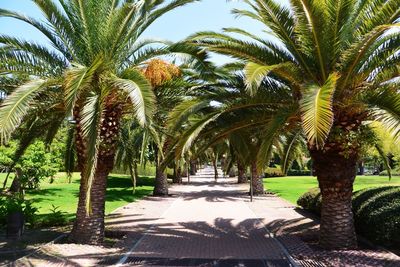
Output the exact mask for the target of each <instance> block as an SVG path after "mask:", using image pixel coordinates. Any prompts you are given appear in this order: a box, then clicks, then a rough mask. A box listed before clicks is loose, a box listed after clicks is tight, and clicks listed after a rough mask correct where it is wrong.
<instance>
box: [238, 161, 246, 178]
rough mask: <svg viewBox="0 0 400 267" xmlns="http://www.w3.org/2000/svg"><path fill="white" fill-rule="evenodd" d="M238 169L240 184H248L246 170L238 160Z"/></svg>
mask: <svg viewBox="0 0 400 267" xmlns="http://www.w3.org/2000/svg"><path fill="white" fill-rule="evenodd" d="M237 167H238V183H239V184H245V183H247V177H246V169H245V167H244V165H243V164H242V162H241V161H240V160H238V162H237Z"/></svg>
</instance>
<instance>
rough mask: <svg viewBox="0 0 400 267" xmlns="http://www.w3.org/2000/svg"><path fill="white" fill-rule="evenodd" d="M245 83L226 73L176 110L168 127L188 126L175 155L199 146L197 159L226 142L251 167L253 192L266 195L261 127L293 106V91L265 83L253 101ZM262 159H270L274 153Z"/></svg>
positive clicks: (273, 83)
mask: <svg viewBox="0 0 400 267" xmlns="http://www.w3.org/2000/svg"><path fill="white" fill-rule="evenodd" d="M244 82H245V79H244V76H243V74H240V73H237V72H233V73H232V72H231V71H230V70H228V69H227V70H224V75H223V76H221V77H220V78H219V79H218V81H217V82H216V83H214V84H213V85H212V86H211V87H209V88H207V90H206V91H205V92H203V93H202V94H201V95H200V96H198V97H197V98H193V99H190V100H188V101H184V102H183V103H181V104H180V105H178V106H177V107H176V108H174V110H173V111H172V112H171V113H170V119H169V123H170V124H172V125H185V127H184V129H183V132H182V133H181V134H180V138H179V141H178V142H177V144H176V145H175V150H176V155H181V154H180V153H185V152H186V151H187V150H188V149H190V148H192V147H193V144H194V143H196V148H197V149H196V150H195V156H197V157H198V156H199V155H202V154H203V153H205V151H206V150H210V148H214V147H216V146H217V145H221V144H224V143H225V142H226V141H227V142H228V143H229V144H230V146H231V147H233V150H234V153H235V156H236V157H237V158H238V159H239V160H240V161H241V162H242V164H244V166H251V175H252V177H253V178H254V179H252V183H251V184H250V190H251V191H252V189H254V193H255V194H263V193H264V185H263V180H262V178H263V176H262V174H261V173H260V169H259V168H257V154H259V148H260V144H261V141H262V139H261V135H260V133H261V131H260V127H262V126H264V125H265V123H267V122H269V121H271V119H272V118H274V117H275V116H276V112H277V111H278V110H279V109H280V108H281V107H282V106H287V105H288V103H290V102H288V99H290V94H289V93H290V91H288V90H287V88H285V87H283V86H280V85H279V83H276V82H275V81H264V82H262V83H261V85H260V89H259V90H258V91H257V93H256V94H255V95H254V96H253V97H251V96H250V95H249V94H247V93H246V92H245V88H246V87H245V83H244ZM170 127H174V126H170ZM227 150H228V149H226V148H225V150H224V151H227ZM263 156H264V157H265V158H270V156H271V151H267V152H266V153H264V155H263ZM210 158H212V157H210ZM246 180H247V179H246Z"/></svg>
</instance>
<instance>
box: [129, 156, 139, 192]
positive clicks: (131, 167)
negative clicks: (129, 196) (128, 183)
mask: <svg viewBox="0 0 400 267" xmlns="http://www.w3.org/2000/svg"><path fill="white" fill-rule="evenodd" d="M129 173H130V175H131V180H132V187H133V194H135V193H136V184H137V178H138V176H137V165H136V162H133V163H131V164H129Z"/></svg>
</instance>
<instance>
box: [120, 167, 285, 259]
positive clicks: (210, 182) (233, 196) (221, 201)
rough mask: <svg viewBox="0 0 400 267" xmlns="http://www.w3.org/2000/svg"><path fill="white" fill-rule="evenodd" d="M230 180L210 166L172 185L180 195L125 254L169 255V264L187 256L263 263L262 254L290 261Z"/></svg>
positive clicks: (162, 257) (155, 256)
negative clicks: (216, 179)
mask: <svg viewBox="0 0 400 267" xmlns="http://www.w3.org/2000/svg"><path fill="white" fill-rule="evenodd" d="M220 176H222V175H220ZM234 182H235V179H229V178H220V179H219V182H218V183H215V182H214V178H213V172H212V170H211V169H205V170H202V171H201V172H200V173H199V175H197V176H196V177H195V178H193V179H192V183H191V184H190V185H181V186H175V187H173V188H172V189H171V191H172V192H173V194H177V195H179V196H180V197H179V198H178V199H176V200H175V201H174V202H173V204H172V205H171V206H170V208H169V209H168V210H166V211H165V213H164V214H163V215H162V216H161V218H160V219H159V220H158V221H157V223H156V224H155V225H153V227H151V229H149V230H148V231H147V233H146V234H145V236H144V237H143V238H142V239H141V240H140V241H139V242H138V243H137V244H136V246H135V248H134V250H133V251H132V252H131V254H130V256H129V257H131V258H132V259H141V258H145V259H149V258H154V259H159V260H162V259H168V260H169V261H170V262H171V264H172V262H174V260H175V259H186V263H187V264H189V263H190V261H191V260H192V261H193V262H196V260H201V259H209V260H217V261H218V260H220V259H225V260H228V259H233V260H237V261H238V262H239V260H261V261H259V263H258V264H255V263H254V262H253V263H248V264H245V265H243V264H242V265H241V266H269V265H266V263H262V260H267V262H268V264H273V262H275V263H277V264H278V265H276V266H289V265H288V263H287V261H286V260H285V254H284V252H283V250H282V248H281V247H280V246H279V245H278V243H277V241H276V240H274V238H272V237H271V236H270V235H269V232H268V231H267V230H266V228H265V227H264V224H263V223H262V222H261V221H260V219H261V218H258V217H257V216H256V215H255V214H254V212H252V211H251V210H250V209H249V207H248V206H247V205H246V203H245V202H244V201H243V198H242V197H243V194H246V191H243V190H242V188H240V187H237V185H236V184H234ZM128 261H129V259H128ZM231 263H232V262H231ZM127 264H129V263H127ZM181 264H184V263H183V261H182V263H181ZM208 264H211V263H208ZM254 264H255V265H254ZM279 264H280V265H279ZM217 265H218V266H222V265H223V264H222V263H218V262H217V263H215V266H217ZM181 266H185V265H181ZM196 266H197V265H196ZM231 266H235V265H231ZM237 266H239V265H237ZM271 266H272V265H271Z"/></svg>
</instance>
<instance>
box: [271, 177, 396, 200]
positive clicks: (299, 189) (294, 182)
mask: <svg viewBox="0 0 400 267" xmlns="http://www.w3.org/2000/svg"><path fill="white" fill-rule="evenodd" d="M390 185H392V186H400V177H393V178H392V180H391V181H389V178H388V177H387V176H358V177H357V178H356V181H355V183H354V191H358V190H360V189H364V188H368V187H378V186H390ZM264 186H265V188H266V190H269V191H271V192H273V193H275V194H277V195H279V196H280V197H282V198H284V199H286V200H288V201H290V202H291V203H294V204H296V201H297V199H298V198H299V197H300V196H301V195H302V194H303V193H305V192H306V191H308V190H309V189H310V188H313V187H318V182H317V178H316V177H311V176H293V177H281V178H268V179H264Z"/></svg>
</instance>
